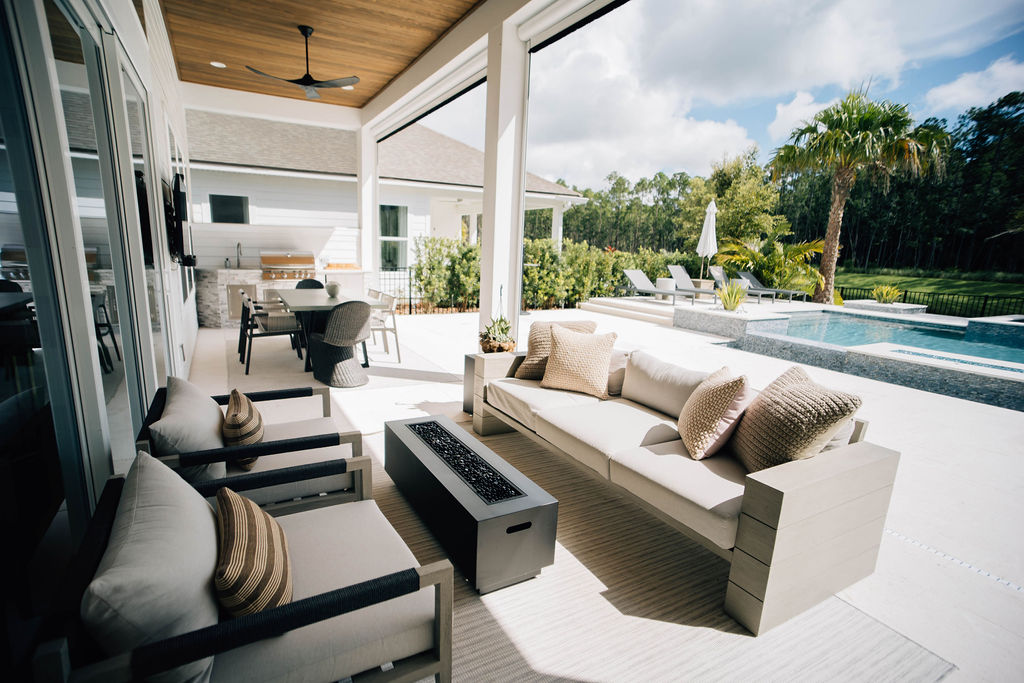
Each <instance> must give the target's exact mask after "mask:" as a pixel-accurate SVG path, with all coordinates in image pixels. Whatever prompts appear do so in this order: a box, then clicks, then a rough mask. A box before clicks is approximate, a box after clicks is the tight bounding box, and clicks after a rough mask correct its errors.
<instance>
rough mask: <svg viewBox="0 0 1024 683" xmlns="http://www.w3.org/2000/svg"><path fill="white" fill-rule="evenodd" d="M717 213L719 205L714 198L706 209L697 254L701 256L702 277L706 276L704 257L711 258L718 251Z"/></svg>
mask: <svg viewBox="0 0 1024 683" xmlns="http://www.w3.org/2000/svg"><path fill="white" fill-rule="evenodd" d="M717 213H718V207H717V206H715V200H714V199H712V200H711V201H710V202H709V203H708V208H707V209H705V211H704V228H703V229H702V230H701V231H700V241H699V242H697V256H700V257H701V262H700V276H701V277H702V278H703V277H704V261H703V259H710V258H711V257H712V256H714V255H715V254H717V253H718V239H717V238H716V237H715V214H717Z"/></svg>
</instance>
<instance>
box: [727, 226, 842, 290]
mask: <svg viewBox="0 0 1024 683" xmlns="http://www.w3.org/2000/svg"><path fill="white" fill-rule="evenodd" d="M787 234H789V233H788V232H787V231H785V230H776V231H773V232H771V233H769V234H768V235H766V236H765V237H763V238H760V239H747V240H738V239H734V238H731V237H727V238H725V239H723V240H722V242H721V244H719V245H718V254H717V255H716V256H715V261H716V262H717V263H718V264H719V265H722V266H725V267H726V269H727V270H729V271H740V270H749V271H750V272H752V273H753V274H754V275H755V276H756V277H757V279H758V280H760V281H761V282H762V283H764V284H765V285H766V286H768V287H776V288H778V289H801V290H807V291H811V292H813V291H817V289H818V288H819V287H821V283H822V278H821V274H820V273H819V272H818V269H817V268H815V267H814V266H812V265H811V264H810V261H811V257H812V256H814V254H820V253H821V251H822V247H823V243H822V241H821V240H814V241H813V242H800V243H799V244H783V243H782V242H780V241H779V238H780V237H782V236H783V235H787Z"/></svg>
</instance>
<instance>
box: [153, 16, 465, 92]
mask: <svg viewBox="0 0 1024 683" xmlns="http://www.w3.org/2000/svg"><path fill="white" fill-rule="evenodd" d="M160 4H161V6H162V8H163V12H164V20H165V22H166V24H167V31H168V33H169V34H170V39H171V48H172V50H173V51H174V59H175V61H176V63H177V66H178V77H179V78H180V79H181V80H183V81H189V82H192V83H202V84H204V85H212V86H216V87H220V88H232V89H235V90H246V91H249V92H255V93H263V94H267V95H278V96H281V97H294V98H296V99H306V96H305V94H304V93H303V91H302V89H301V88H299V87H298V86H295V85H291V84H289V83H278V82H275V81H273V80H271V79H269V78H264V77H262V76H258V75H256V74H254V73H252V72H250V71H249V70H248V69H246V68H245V66H246V65H249V66H252V67H253V68H256V69H259V70H260V71H263V72H266V73H269V74H273V75H274V76H281V77H283V78H300V77H301V76H302V74H303V73H304V72H305V52H304V47H303V40H302V35H301V34H300V33H299V31H298V30H297V28H296V26H298V25H299V24H307V25H309V26H312V27H313V29H314V33H313V35H312V36H311V37H310V39H309V71H310V73H311V74H312V75H313V77H314V78H316V79H318V80H330V79H335V78H342V77H345V76H353V75H354V76H358V77H359V84H358V85H356V86H355V89H353V90H341V89H339V88H324V89H321V90H320V91H319V92H320V97H321V98H322V99H321V100H320V101H321V102H325V103H329V104H341V105H346V106H350V107H362V106H363V105H364V104H365V103H366V102H367V101H368V100H370V99H371V98H372V97H373V96H374V95H376V94H377V93H378V92H379V91H380V90H381V89H382V88H383V87H384V86H385V85H387V84H388V83H389V82H390V81H391V79H393V78H394V77H395V76H397V75H398V74H400V73H401V72H402V71H403V70H404V69H405V68H406V67H408V66H409V65H410V64H411V63H412V62H413V60H415V59H416V57H418V56H419V55H421V54H422V53H423V52H424V51H425V50H426V49H427V48H428V47H429V46H430V45H431V44H433V43H434V42H435V41H436V40H437V39H438V38H439V37H440V36H441V35H443V34H444V33H445V31H447V30H448V29H449V28H451V27H452V26H453V25H454V24H455V23H456V22H458V21H459V19H461V18H462V17H463V16H465V15H466V13H467V12H469V10H471V9H472V8H473V6H474V5H475V4H477V0H415V1H413V0H330V1H327V0H316V1H310V0H201V1H200V0H160ZM211 61H217V62H223V63H224V64H226V65H227V68H226V69H218V68H216V67H213V66H210V62H211Z"/></svg>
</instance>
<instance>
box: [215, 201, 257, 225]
mask: <svg viewBox="0 0 1024 683" xmlns="http://www.w3.org/2000/svg"><path fill="white" fill-rule="evenodd" d="M210 222H211V223H248V222H249V198H248V197H235V196H233V195H229V194H211V195H210Z"/></svg>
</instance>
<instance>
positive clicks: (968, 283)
mask: <svg viewBox="0 0 1024 683" xmlns="http://www.w3.org/2000/svg"><path fill="white" fill-rule="evenodd" d="M836 285H837V286H839V287H867V288H868V289H871V288H872V287H875V286H876V285H896V286H897V287H898V288H899V289H900V290H901V291H904V292H908V291H909V292H938V293H940V294H976V295H982V296H983V295H985V294H988V295H990V296H1014V297H1024V284H1022V283H1019V282H984V281H980V280H951V279H947V278H942V277H901V276H898V275H867V274H864V273H840V274H838V275H836Z"/></svg>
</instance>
